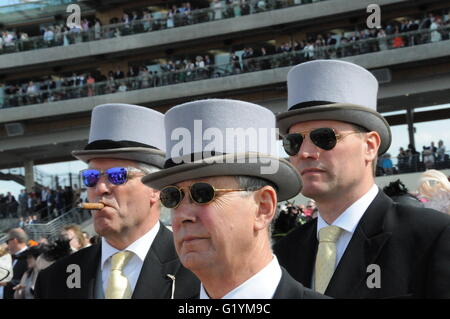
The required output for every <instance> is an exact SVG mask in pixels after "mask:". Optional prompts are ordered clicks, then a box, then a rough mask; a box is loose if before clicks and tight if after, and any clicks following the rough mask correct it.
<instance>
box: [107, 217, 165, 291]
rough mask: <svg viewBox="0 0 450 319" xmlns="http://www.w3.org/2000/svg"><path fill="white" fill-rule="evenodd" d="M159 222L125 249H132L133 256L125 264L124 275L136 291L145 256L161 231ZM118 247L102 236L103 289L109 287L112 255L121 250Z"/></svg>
mask: <svg viewBox="0 0 450 319" xmlns="http://www.w3.org/2000/svg"><path fill="white" fill-rule="evenodd" d="M159 227H160V225H159V222H158V223H156V225H155V226H154V227H153V228H152V229H150V230H149V231H148V232H147V233H146V234H145V235H144V236H142V237H141V238H139V239H138V240H136V241H135V242H134V243H132V244H131V245H130V246H128V247H127V248H125V249H124V251H130V252H132V253H133V257H132V258H131V259H130V261H129V262H128V264H126V265H125V267H124V269H123V273H124V275H125V276H126V277H127V278H128V281H129V282H130V286H131V290H132V291H134V288H135V287H136V283H137V280H138V278H139V274H140V273H141V269H142V266H143V265H144V260H145V257H146V256H147V253H148V251H149V250H150V247H151V246H152V243H153V240H154V239H155V237H156V235H157V234H158V231H159ZM119 251H120V250H117V249H116V248H114V247H112V246H111V245H110V244H108V242H107V241H106V240H105V238H103V237H102V256H101V267H102V282H103V291H104V292H106V288H107V287H108V278H109V274H110V272H111V257H112V255H114V254H115V253H117V252H119Z"/></svg>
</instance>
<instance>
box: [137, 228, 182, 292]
mask: <svg viewBox="0 0 450 319" xmlns="http://www.w3.org/2000/svg"><path fill="white" fill-rule="evenodd" d="M179 268H180V263H179V262H178V259H177V256H176V252H175V248H174V246H173V238H172V233H171V232H170V231H169V230H168V229H167V228H166V227H165V226H164V225H163V224H161V227H160V229H159V231H158V234H157V235H156V237H155V240H154V241H153V243H152V246H151V247H150V250H149V251H148V253H147V256H146V257H145V261H144V264H143V266H142V270H141V273H140V274H139V278H138V281H137V283H136V288H135V289H134V292H133V296H132V298H133V299H164V298H170V297H171V289H172V280H171V279H170V278H169V277H168V276H167V274H171V275H173V274H175V273H176V272H177V271H178V269H179Z"/></svg>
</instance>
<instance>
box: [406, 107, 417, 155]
mask: <svg viewBox="0 0 450 319" xmlns="http://www.w3.org/2000/svg"><path fill="white" fill-rule="evenodd" d="M406 124H407V125H408V135H409V144H411V145H412V146H413V147H416V143H415V141H414V133H415V129H414V109H413V108H412V107H410V106H408V107H407V108H406Z"/></svg>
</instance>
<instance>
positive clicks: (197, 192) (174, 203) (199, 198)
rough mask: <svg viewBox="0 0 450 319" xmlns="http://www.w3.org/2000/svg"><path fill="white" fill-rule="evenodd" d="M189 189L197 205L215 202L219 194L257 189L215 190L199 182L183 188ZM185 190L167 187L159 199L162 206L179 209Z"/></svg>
mask: <svg viewBox="0 0 450 319" xmlns="http://www.w3.org/2000/svg"><path fill="white" fill-rule="evenodd" d="M183 188H187V189H188V191H189V196H190V198H191V199H192V201H193V202H194V203H196V204H200V205H205V204H208V203H210V202H212V201H213V200H214V198H215V197H216V193H217V192H244V191H254V190H257V188H256V189H255V188H252V187H249V188H236V189H230V188H214V186H212V185H211V184H208V183H204V182H199V183H194V184H192V185H191V186H188V187H183ZM183 188H181V187H178V186H173V185H171V186H166V187H164V188H163V189H162V190H161V193H160V195H159V198H160V200H161V204H163V205H164V206H165V207H167V208H177V207H178V206H179V205H180V203H181V201H182V200H183V198H184V196H185V192H184V190H183Z"/></svg>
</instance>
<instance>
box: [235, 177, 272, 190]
mask: <svg viewBox="0 0 450 319" xmlns="http://www.w3.org/2000/svg"><path fill="white" fill-rule="evenodd" d="M235 179H236V182H237V183H238V185H239V188H248V189H251V190H258V189H260V188H262V187H264V186H270V187H272V188H273V189H274V190H275V191H276V192H277V193H278V187H277V186H275V184H274V183H272V182H270V181H268V180H266V179H262V178H259V177H253V176H235ZM249 193H250V191H248V192H247V194H249Z"/></svg>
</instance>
